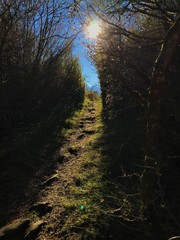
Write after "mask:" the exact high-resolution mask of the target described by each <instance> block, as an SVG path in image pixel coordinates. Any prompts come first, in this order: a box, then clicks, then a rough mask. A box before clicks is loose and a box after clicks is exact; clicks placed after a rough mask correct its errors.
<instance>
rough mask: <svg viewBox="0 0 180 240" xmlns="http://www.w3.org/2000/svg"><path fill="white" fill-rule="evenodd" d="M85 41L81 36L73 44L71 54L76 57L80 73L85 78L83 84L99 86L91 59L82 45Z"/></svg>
mask: <svg viewBox="0 0 180 240" xmlns="http://www.w3.org/2000/svg"><path fill="white" fill-rule="evenodd" d="M84 41H85V40H84V39H83V37H82V36H79V37H78V38H77V39H76V40H75V42H74V49H73V54H74V55H76V56H78V57H79V59H80V63H81V67H82V72H83V75H84V77H85V83H86V84H87V85H88V86H89V87H92V86H94V85H97V84H99V79H98V74H97V70H96V68H95V66H94V64H93V62H92V61H91V59H90V58H89V57H88V56H87V49H86V48H85V46H84V45H83V42H84Z"/></svg>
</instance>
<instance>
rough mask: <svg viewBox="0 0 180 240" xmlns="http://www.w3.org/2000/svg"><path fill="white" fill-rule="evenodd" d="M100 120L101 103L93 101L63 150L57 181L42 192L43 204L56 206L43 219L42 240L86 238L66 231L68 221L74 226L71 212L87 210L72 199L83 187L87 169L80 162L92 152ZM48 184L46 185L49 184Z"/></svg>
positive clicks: (56, 176)
mask: <svg viewBox="0 0 180 240" xmlns="http://www.w3.org/2000/svg"><path fill="white" fill-rule="evenodd" d="M99 120H100V115H99V112H98V109H97V103H95V102H90V103H89V104H88V106H87V107H85V109H84V112H83V114H82V116H81V118H80V121H79V126H78V128H77V129H75V130H74V131H73V132H72V133H71V135H70V136H69V137H68V141H67V143H66V144H64V146H63V147H62V148H61V149H60V151H59V156H60V160H62V161H63V163H59V164H58V165H57V170H56V173H55V175H54V176H53V177H54V182H53V180H52V182H53V183H52V184H51V181H50V186H47V187H45V188H44V189H43V190H42V193H41V197H40V199H39V201H40V202H45V203H48V204H49V205H50V206H52V211H51V212H50V213H48V214H47V215H45V216H44V217H42V219H43V221H44V222H45V223H46V224H45V226H44V227H43V229H42V231H41V232H40V235H39V237H38V238H37V239H38V240H47V239H48V240H50V239H52V240H54V239H81V237H82V236H81V235H79V234H78V233H75V232H77V231H75V232H74V230H73V231H72V232H71V231H70V232H68V230H65V231H64V229H65V228H66V227H65V225H68V221H69V224H70V225H71V224H72V223H70V222H71V219H68V218H71V217H72V216H71V214H70V212H71V211H72V210H73V211H74V210H75V211H76V210H79V208H82V210H83V207H84V205H81V204H79V206H75V205H76V204H74V203H73V202H71V200H69V199H70V198H71V188H72V187H74V186H76V187H79V188H81V180H80V178H79V175H81V174H82V175H83V174H84V169H82V173H81V172H79V168H80V165H81V164H80V162H81V161H82V158H84V156H85V155H86V154H88V152H89V148H88V147H87V146H88V145H89V144H90V142H91V143H92V139H93V138H94V137H95V135H96V133H97V128H96V126H97V124H98V122H99ZM57 154H58V153H57ZM79 161H80V162H79ZM50 179H51V178H50ZM48 181H49V180H47V181H46V182H47V183H48ZM47 185H49V184H47ZM79 191H80V190H79ZM82 204H83V201H82ZM75 208H77V209H75ZM36 220H37V219H36ZM63 228H64V229H63ZM68 228H69V226H68ZM76 230H77V229H76ZM63 235H64V236H63Z"/></svg>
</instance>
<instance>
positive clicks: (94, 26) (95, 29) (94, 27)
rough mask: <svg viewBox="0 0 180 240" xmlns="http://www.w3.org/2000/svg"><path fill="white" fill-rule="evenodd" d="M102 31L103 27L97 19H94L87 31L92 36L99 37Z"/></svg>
mask: <svg viewBox="0 0 180 240" xmlns="http://www.w3.org/2000/svg"><path fill="white" fill-rule="evenodd" d="M100 32H101V27H100V25H99V24H98V22H97V21H95V20H93V21H91V22H90V23H89V25H88V26H87V33H88V35H89V37H90V38H97V36H98V34H99V33H100Z"/></svg>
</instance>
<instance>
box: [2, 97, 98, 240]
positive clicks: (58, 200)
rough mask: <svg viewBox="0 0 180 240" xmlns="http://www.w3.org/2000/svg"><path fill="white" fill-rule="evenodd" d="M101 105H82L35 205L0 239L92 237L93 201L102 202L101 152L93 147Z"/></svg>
mask: <svg viewBox="0 0 180 240" xmlns="http://www.w3.org/2000/svg"><path fill="white" fill-rule="evenodd" d="M100 105H101V104H100V101H88V104H86V105H85V107H84V109H83V110H82V112H81V115H80V119H79V121H78V127H77V128H74V129H73V130H72V131H71V132H69V133H68V134H67V140H66V142H65V143H64V145H63V146H62V147H61V149H59V150H58V151H57V152H56V154H55V157H54V158H55V161H57V164H56V166H57V167H56V169H55V170H54V173H53V174H52V175H51V176H48V177H47V178H46V180H45V181H44V182H43V183H42V187H41V189H40V190H39V194H38V198H37V200H36V202H35V203H34V204H33V205H32V206H31V207H30V208H29V210H28V212H26V213H24V214H21V218H20V219H19V220H15V222H13V223H12V224H11V225H7V226H5V227H4V228H2V229H0V239H8V240H11V239H13V240H16V239H21V240H23V239H26V240H27V239H31V240H58V239H59V240H60V239H76V240H78V239H91V237H90V238H89V236H92V238H93V235H94V234H95V232H94V224H95V223H96V219H95V217H94V216H93V214H94V213H93V212H94V211H95V209H96V206H95V205H96V202H97V201H100V202H101V201H102V200H101V196H100V195H98V191H97V189H100V188H101V186H100V185H101V181H100V177H101V173H100V170H99V166H100V150H99V149H98V148H97V147H96V148H95V147H94V143H95V142H96V141H97V139H98V137H99V135H100V134H101V118H100V109H101V106H100ZM50 172H52V171H51V170H50ZM95 189H96V194H94V192H95V191H94V190H95ZM93 194H94V195H93ZM95 195H96V196H95ZM91 205H93V207H90V206H91ZM96 214H97V213H96Z"/></svg>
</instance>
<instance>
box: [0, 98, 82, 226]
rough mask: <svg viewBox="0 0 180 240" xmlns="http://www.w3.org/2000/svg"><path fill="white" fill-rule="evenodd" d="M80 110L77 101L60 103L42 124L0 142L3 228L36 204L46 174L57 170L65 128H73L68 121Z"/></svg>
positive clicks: (0, 200)
mask: <svg viewBox="0 0 180 240" xmlns="http://www.w3.org/2000/svg"><path fill="white" fill-rule="evenodd" d="M81 108H82V103H77V102H76V103H68V104H64V105H62V104H60V105H59V106H56V107H54V108H53V109H52V111H50V112H49V114H47V115H46V117H44V119H42V120H41V121H40V122H38V123H37V122H36V123H31V124H30V125H28V126H24V127H23V128H22V129H19V130H18V129H16V131H14V132H13V134H11V135H9V136H6V137H5V138H4V139H2V140H1V155H0V164H1V168H0V208H1V212H0V226H1V225H4V224H6V222H7V221H9V219H11V217H12V218H14V217H15V215H16V213H19V212H21V211H23V208H25V207H26V205H28V203H29V202H30V201H32V200H33V201H34V199H35V198H36V196H37V193H38V188H37V187H38V185H39V186H40V185H41V181H42V178H43V172H45V171H46V172H49V173H50V172H51V171H53V169H54V167H55V161H54V157H53V153H54V152H55V151H56V149H57V148H59V147H60V146H61V145H62V143H63V140H64V133H65V130H64V129H66V128H71V124H70V123H69V122H68V121H67V119H69V118H70V117H72V116H73V115H74V114H78V112H79V110H80V109H81ZM34 180H35V182H34ZM34 184H35V185H37V186H36V187H34Z"/></svg>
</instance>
